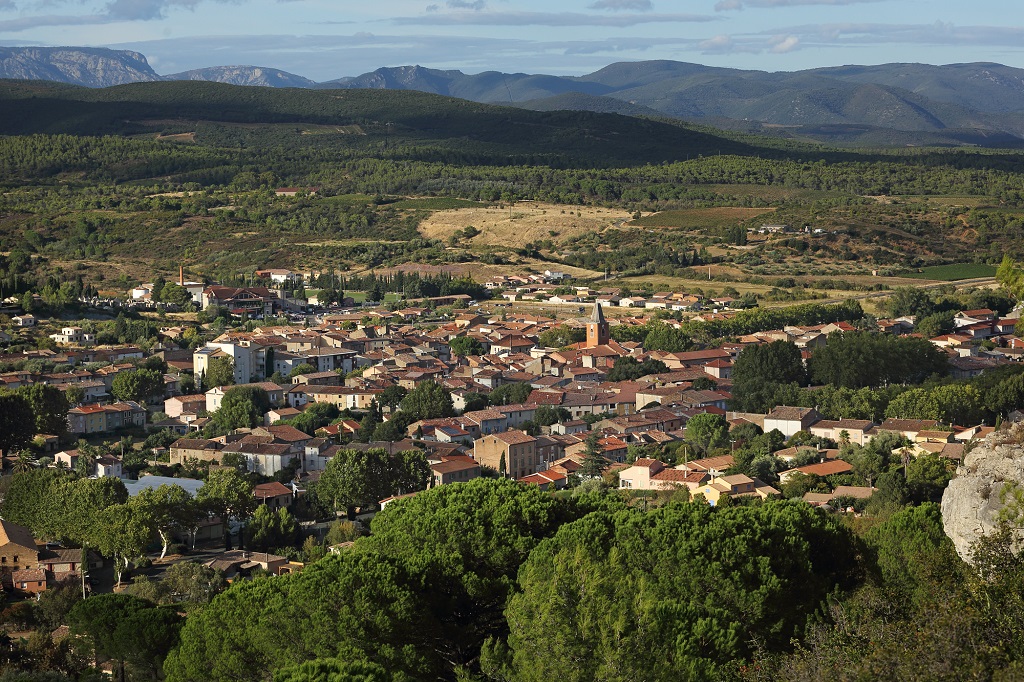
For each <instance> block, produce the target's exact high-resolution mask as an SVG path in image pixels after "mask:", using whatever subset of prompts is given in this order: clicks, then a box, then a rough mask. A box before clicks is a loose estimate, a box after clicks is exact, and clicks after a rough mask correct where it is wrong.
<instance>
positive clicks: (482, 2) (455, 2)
mask: <svg viewBox="0 0 1024 682" xmlns="http://www.w3.org/2000/svg"><path fill="white" fill-rule="evenodd" d="M445 4H446V5H447V6H448V7H451V8H454V9H471V10H477V11H479V10H482V9H483V8H484V7H486V6H487V2H486V0H447V2H445Z"/></svg>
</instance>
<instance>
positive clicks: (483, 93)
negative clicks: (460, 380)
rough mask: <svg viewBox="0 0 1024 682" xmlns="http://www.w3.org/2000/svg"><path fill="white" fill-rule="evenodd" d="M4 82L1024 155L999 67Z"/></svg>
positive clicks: (1021, 130) (76, 66)
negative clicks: (680, 124) (239, 95)
mask: <svg viewBox="0 0 1024 682" xmlns="http://www.w3.org/2000/svg"><path fill="white" fill-rule="evenodd" d="M0 77H7V78H17V79H36V80H51V81H57V82H63V83H70V84H75V85H83V86H87V87H107V86H111V85H119V84H126V83H132V82H148V81H157V80H161V79H168V80H202V81H214V82H219V83H228V84H233V85H250V86H251V85H256V86H265V87H272V88H304V89H312V90H339V89H342V90H366V89H369V90H406V91H418V92H425V93H430V94H435V95H443V96H446V97H457V98H460V99H465V100H470V101H473V102H478V103H485V104H487V103H490V104H503V105H512V106H517V107H521V108H526V109H533V110H537V111H554V110H557V109H567V110H573V111H594V112H599V113H618V114H623V115H627V116H649V117H650V116H653V117H662V118H663V117H670V118H678V119H682V120H685V121H691V122H697V123H701V124H704V125H708V124H713V125H716V126H720V127H724V128H728V129H735V130H744V129H750V128H751V126H755V127H756V125H758V124H761V125H763V126H768V127H774V126H784V127H786V128H787V130H786V131H785V133H784V134H785V135H786V136H791V137H794V138H797V139H804V140H809V141H817V142H826V143H830V144H840V145H870V146H874V145H878V144H883V145H894V146H904V145H935V144H940V145H954V146H956V145H974V144H981V145H984V146H993V145H1001V146H1017V145H1019V144H1020V143H1019V142H1017V141H1016V139H1015V138H1024V70H1021V69H1016V68H1012V67H1008V66H1004V65H1001V64H992V63H976V64H948V65H944V66H935V65H930V64H880V65H874V66H857V65H852V66H837V67H823V68H816V69H807V70H803V71H793V72H766V71H757V70H744V69H729V68H720V67H711V66H704V65H701V64H692V63H687V62H676V61H670V60H651V61H642V62H619V63H615V64H610V65H608V66H606V67H604V68H602V69H599V70H598V71H595V72H593V73H590V74H586V75H583V76H577V77H572V76H552V75H545V74H527V73H503V72H500V71H485V72H483V73H478V74H466V73H463V72H461V71H458V70H441V69H431V68H427V67H423V66H418V65H410V66H398V67H386V68H380V69H377V70H375V71H372V72H369V73H365V74H362V75H358V76H349V77H344V78H338V79H335V80H331V81H327V82H323V83H315V82H314V81H311V80H309V79H307V78H304V77H302V76H298V75H295V74H292V73H288V72H285V71H281V70H279V69H274V68H271V67H259V66H218V67H210V68H204V69H196V70H193V71H186V72H183V73H177V74H171V75H169V76H159V75H157V74H156V73H154V72H153V70H152V69H151V68H150V67H149V65H148V63H146V59H145V57H143V56H142V55H140V54H138V53H135V52H126V51H115V50H101V49H87V48H2V50H0ZM837 127H838V128H837ZM837 129H838V130H840V131H841V132H840V133H839V134H836V133H835V130H837ZM769 132H771V131H769Z"/></svg>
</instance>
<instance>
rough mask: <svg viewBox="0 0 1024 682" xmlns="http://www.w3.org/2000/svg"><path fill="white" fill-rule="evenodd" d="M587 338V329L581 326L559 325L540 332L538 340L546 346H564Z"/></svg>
mask: <svg viewBox="0 0 1024 682" xmlns="http://www.w3.org/2000/svg"><path fill="white" fill-rule="evenodd" d="M586 340H587V330H586V329H583V328H581V327H568V326H566V325H564V324H563V325H559V326H557V327H552V328H551V329H547V330H545V331H543V332H541V333H540V336H538V337H537V342H538V343H539V344H540V345H541V346H543V347H545V348H564V347H565V346H571V345H573V344H574V343H582V342H583V341H586Z"/></svg>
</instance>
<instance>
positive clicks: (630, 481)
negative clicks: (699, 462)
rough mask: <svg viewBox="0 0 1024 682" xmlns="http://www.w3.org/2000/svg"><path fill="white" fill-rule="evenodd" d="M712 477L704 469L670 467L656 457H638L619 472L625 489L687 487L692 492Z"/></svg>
mask: <svg viewBox="0 0 1024 682" xmlns="http://www.w3.org/2000/svg"><path fill="white" fill-rule="evenodd" d="M708 478H710V477H709V476H708V475H707V474H706V473H704V472H702V471H694V472H688V471H683V470H682V469H670V468H668V467H666V466H665V464H664V462H660V461H658V460H656V459H638V460H637V461H635V462H634V463H633V466H631V467H627V468H625V469H623V470H622V471H620V472H619V488H622V489H624V490H674V489H677V488H682V487H685V488H687V489H688V490H689V491H690V492H691V493H693V492H694V491H696V490H697V488H699V487H700V485H701V483H703V482H704V481H706V480H707V479H708Z"/></svg>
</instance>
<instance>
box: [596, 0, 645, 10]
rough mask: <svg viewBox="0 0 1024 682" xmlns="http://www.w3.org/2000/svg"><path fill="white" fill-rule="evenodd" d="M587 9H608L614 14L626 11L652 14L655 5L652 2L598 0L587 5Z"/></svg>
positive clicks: (639, 0) (643, 0)
mask: <svg viewBox="0 0 1024 682" xmlns="http://www.w3.org/2000/svg"><path fill="white" fill-rule="evenodd" d="M587 7H589V8H590V9H606V10H611V11H613V12H621V11H624V10H630V11H633V12H650V11H651V10H652V9H654V4H653V3H651V0H597V2H595V3H593V4H590V5H587Z"/></svg>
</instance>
